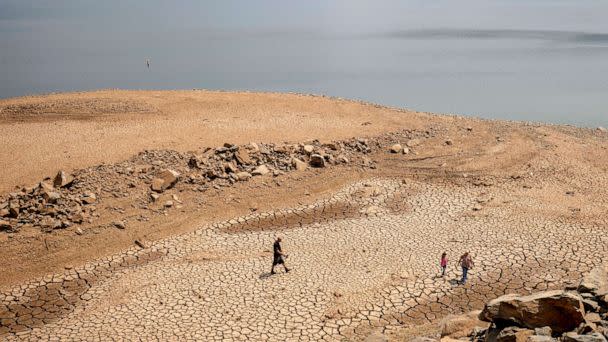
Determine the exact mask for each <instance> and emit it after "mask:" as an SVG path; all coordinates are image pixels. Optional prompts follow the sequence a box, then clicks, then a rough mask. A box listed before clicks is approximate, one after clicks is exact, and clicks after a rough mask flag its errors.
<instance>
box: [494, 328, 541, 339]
mask: <svg viewBox="0 0 608 342" xmlns="http://www.w3.org/2000/svg"><path fill="white" fill-rule="evenodd" d="M532 335H534V331H533V330H530V329H523V328H519V327H507V328H505V329H502V330H501V331H500V332H499V333H498V335H496V340H495V341H496V342H523V341H526V340H527V339H528V337H530V336H532Z"/></svg>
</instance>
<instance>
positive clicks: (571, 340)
mask: <svg viewBox="0 0 608 342" xmlns="http://www.w3.org/2000/svg"><path fill="white" fill-rule="evenodd" d="M562 341H564V342H606V338H605V337H604V336H603V335H602V334H600V333H592V334H589V335H579V334H577V333H575V332H573V331H571V332H569V333H565V334H564V335H563V336H562Z"/></svg>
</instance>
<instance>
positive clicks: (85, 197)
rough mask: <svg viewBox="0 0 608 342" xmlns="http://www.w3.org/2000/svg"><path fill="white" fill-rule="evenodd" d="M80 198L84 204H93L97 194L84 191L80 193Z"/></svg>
mask: <svg viewBox="0 0 608 342" xmlns="http://www.w3.org/2000/svg"><path fill="white" fill-rule="evenodd" d="M81 200H82V202H83V203H85V204H93V203H95V202H97V195H95V193H93V192H91V191H85V193H84V194H82V199H81Z"/></svg>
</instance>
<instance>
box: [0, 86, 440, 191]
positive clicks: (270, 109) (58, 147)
mask: <svg viewBox="0 0 608 342" xmlns="http://www.w3.org/2000/svg"><path fill="white" fill-rule="evenodd" d="M426 117H428V116H427V115H423V114H418V113H416V114H415V113H413V112H409V111H401V110H393V109H388V108H384V107H380V106H375V105H370V104H363V103H358V102H353V101H347V100H336V99H330V98H326V97H318V96H306V95H289V94H268V93H264V94H260V93H227V92H210V91H124V90H103V91H96V92H88V93H66V94H56V95H47V96H35V97H23V98H14V99H6V100H0V145H1V146H3V148H2V152H1V153H0V165H3V170H2V177H1V178H0V191H8V190H11V189H12V188H13V187H14V186H15V185H19V184H27V183H32V182H36V181H38V180H40V179H41V178H42V177H44V176H50V175H52V174H54V173H55V172H56V171H57V170H58V169H75V168H82V167H85V166H90V165H96V164H101V163H112V162H117V161H120V160H123V159H127V158H128V157H130V156H132V155H134V154H136V153H138V152H140V151H143V150H146V149H173V150H177V151H189V150H193V149H197V148H200V147H203V146H220V145H222V144H223V143H225V142H226V141H230V142H232V143H235V144H242V143H248V142H250V141H263V142H282V141H304V140H309V139H316V138H322V139H327V140H335V139H343V138H348V137H352V136H355V135H373V134H377V133H380V132H385V131H389V130H393V129H397V128H400V127H404V126H407V127H408V128H417V127H420V126H421V125H422V124H423V121H422V120H423V119H424V118H426Z"/></svg>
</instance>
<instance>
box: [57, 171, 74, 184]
mask: <svg viewBox="0 0 608 342" xmlns="http://www.w3.org/2000/svg"><path fill="white" fill-rule="evenodd" d="M73 182H74V177H72V175H69V174H66V173H65V171H63V170H60V171H59V172H57V175H56V176H55V178H54V179H53V185H54V186H55V187H56V188H64V187H66V186H70V185H71V184H72V183H73Z"/></svg>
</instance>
